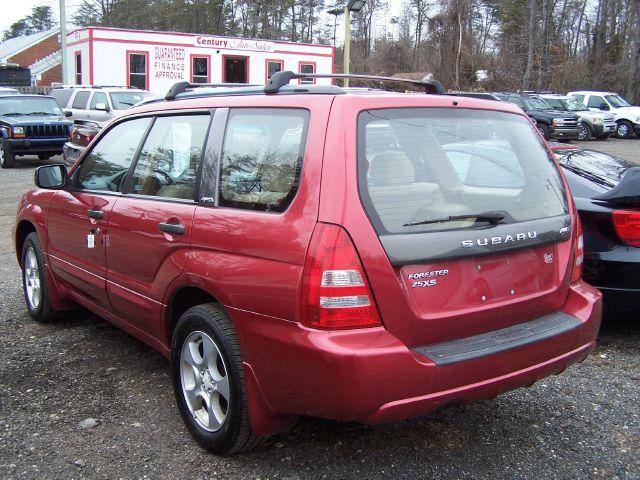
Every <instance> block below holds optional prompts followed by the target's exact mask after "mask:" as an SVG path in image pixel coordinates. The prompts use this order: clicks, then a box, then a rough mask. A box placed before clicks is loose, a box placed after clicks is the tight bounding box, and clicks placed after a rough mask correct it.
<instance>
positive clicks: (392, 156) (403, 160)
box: [369, 153, 416, 187]
mask: <svg viewBox="0 0 640 480" xmlns="http://www.w3.org/2000/svg"><path fill="white" fill-rule="evenodd" d="M369 174H370V175H371V181H372V182H373V184H374V185H376V186H380V187H382V186H391V185H407V184H412V183H414V182H415V180H416V176H415V172H414V171H413V165H412V164H411V161H410V160H409V159H408V158H407V156H406V155H404V154H403V153H381V154H379V155H376V156H375V157H373V159H372V160H371V167H370V168H369Z"/></svg>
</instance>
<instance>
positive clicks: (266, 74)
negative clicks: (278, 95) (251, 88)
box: [264, 58, 284, 83]
mask: <svg viewBox="0 0 640 480" xmlns="http://www.w3.org/2000/svg"><path fill="white" fill-rule="evenodd" d="M270 63H279V64H280V71H282V70H284V60H281V59H279V58H267V59H266V60H265V61H264V82H265V83H267V82H268V81H269V64H270Z"/></svg>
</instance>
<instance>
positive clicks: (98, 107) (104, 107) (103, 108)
mask: <svg viewBox="0 0 640 480" xmlns="http://www.w3.org/2000/svg"><path fill="white" fill-rule="evenodd" d="M93 109H94V110H101V111H103V112H108V111H109V107H108V106H107V104H106V103H96V105H95V107H93Z"/></svg>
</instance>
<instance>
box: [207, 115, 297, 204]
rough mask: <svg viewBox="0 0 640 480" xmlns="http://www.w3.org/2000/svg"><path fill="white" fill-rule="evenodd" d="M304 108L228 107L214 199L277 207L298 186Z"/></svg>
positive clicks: (228, 202)
mask: <svg viewBox="0 0 640 480" xmlns="http://www.w3.org/2000/svg"><path fill="white" fill-rule="evenodd" d="M308 124H309V112H308V111H307V110H302V109H277V108H271V109H269V108H261V109H250V108H246V109H232V110H231V111H230V113H229V119H228V122H227V128H226V131H225V136H224V143H223V150H222V165H221V172H220V192H219V198H218V204H219V205H220V206H225V207H233V208H242V209H248V210H258V211H265V212H283V211H284V210H286V208H287V207H288V206H289V205H290V204H291V201H292V200H293V198H294V197H295V194H296V192H297V190H298V184H299V182H300V174H301V170H302V159H303V157H304V150H305V144H306V138H307V128H308Z"/></svg>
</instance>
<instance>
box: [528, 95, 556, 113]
mask: <svg viewBox="0 0 640 480" xmlns="http://www.w3.org/2000/svg"><path fill="white" fill-rule="evenodd" d="M523 98H524V101H525V102H526V103H527V106H528V107H529V108H530V109H531V110H549V108H551V107H549V104H548V103H547V102H545V101H544V100H543V99H541V98H538V97H529V98H526V97H523Z"/></svg>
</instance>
